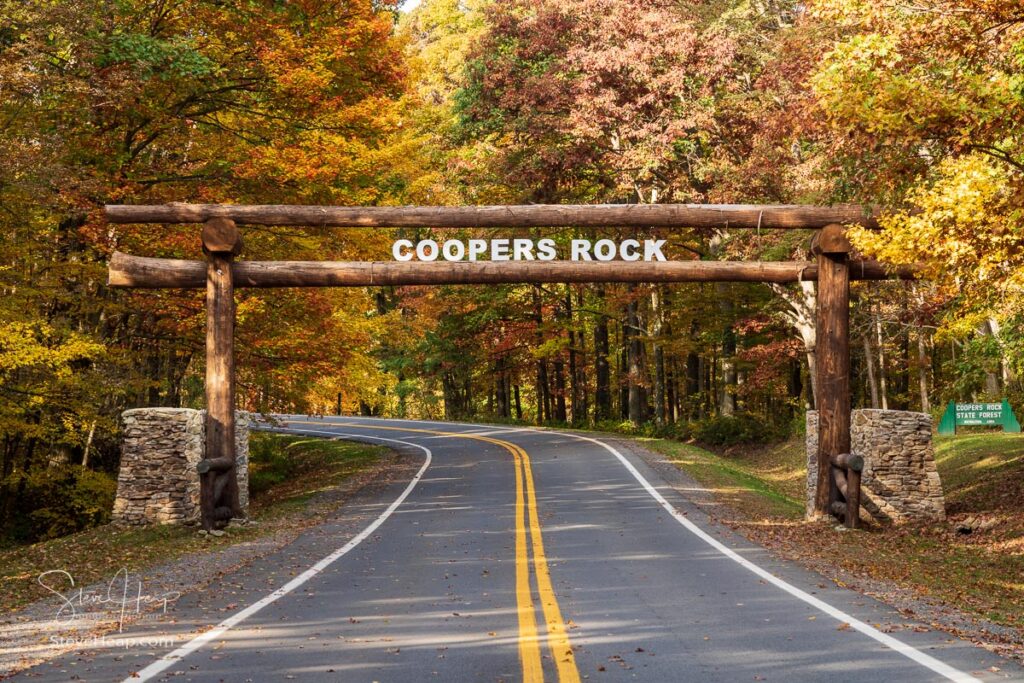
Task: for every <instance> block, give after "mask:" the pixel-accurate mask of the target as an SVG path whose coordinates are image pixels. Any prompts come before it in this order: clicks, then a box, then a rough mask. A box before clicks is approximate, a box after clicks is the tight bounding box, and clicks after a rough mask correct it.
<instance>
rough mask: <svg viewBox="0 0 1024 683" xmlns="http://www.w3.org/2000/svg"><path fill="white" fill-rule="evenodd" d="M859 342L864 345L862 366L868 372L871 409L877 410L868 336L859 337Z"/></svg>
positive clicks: (873, 367) (876, 391)
mask: <svg viewBox="0 0 1024 683" xmlns="http://www.w3.org/2000/svg"><path fill="white" fill-rule="evenodd" d="M861 342H862V343H863V345H864V366H865V367H866V368H867V371H868V387H869V389H870V390H871V407H872V408H875V409H877V408H878V407H879V404H878V378H877V377H876V376H875V360H874V358H873V357H872V356H873V355H874V353H873V351H872V349H871V340H870V339H869V338H868V335H866V334H865V335H863V336H862V337H861Z"/></svg>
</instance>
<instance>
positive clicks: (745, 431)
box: [693, 414, 780, 446]
mask: <svg viewBox="0 0 1024 683" xmlns="http://www.w3.org/2000/svg"><path fill="white" fill-rule="evenodd" d="M693 435H694V437H695V438H696V439H697V440H698V441H700V442H702V443H706V444H708V445H710V446H736V445H738V444H744V443H747V444H760V443H770V442H771V441H774V440H777V439H778V438H779V436H780V435H779V434H778V432H777V431H776V430H773V429H771V428H770V427H769V426H768V425H767V424H765V423H764V422H763V421H762V420H761V419H760V418H758V417H755V416H754V415H749V414H739V415H721V416H718V417H712V418H708V419H707V420H702V421H701V422H699V423H697V425H696V427H695V428H694V430H693Z"/></svg>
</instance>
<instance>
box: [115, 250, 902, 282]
mask: <svg viewBox="0 0 1024 683" xmlns="http://www.w3.org/2000/svg"><path fill="white" fill-rule="evenodd" d="M232 276H233V280H234V285H235V287H365V286H371V285H479V284H499V283H532V282H537V283H540V282H577V283H583V282H775V283H787V282H799V281H800V280H816V279H817V277H818V267H817V265H815V264H813V263H811V262H809V261H751V262H745V261H663V262H646V263H645V262H627V261H607V262H596V261H594V262H581V261H500V262H496V261H460V262H453V263H448V262H430V263H425V262H416V261H413V262H407V263H398V262H394V261H378V262H352V261H236V262H235V263H234V264H233V265H232ZM850 276H851V278H852V279H855V280H886V279H895V278H903V279H911V278H913V276H914V275H913V270H912V269H908V268H904V269H902V270H899V271H897V272H895V273H890V272H889V271H888V270H886V268H885V267H884V266H883V265H882V264H880V263H878V262H876V261H863V262H860V261H856V262H853V263H851V264H850ZM108 284H109V285H110V286H111V287H139V288H143V289H160V288H168V287H170V288H186V289H198V288H202V287H205V286H206V264H205V263H204V262H202V261H184V260H179V259H159V258H148V257H145V256H132V255H130V254H122V253H120V252H116V253H115V254H114V255H113V256H112V257H111V259H110V267H109V279H108Z"/></svg>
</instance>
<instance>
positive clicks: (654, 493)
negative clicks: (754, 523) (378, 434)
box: [345, 417, 980, 683]
mask: <svg viewBox="0 0 1024 683" xmlns="http://www.w3.org/2000/svg"><path fill="white" fill-rule="evenodd" d="M345 419H352V418H351V417H346V418H345ZM357 419H358V418H357ZM392 421H394V422H430V423H432V424H462V425H466V424H467V423H465V422H463V423H450V422H437V421H434V420H422V421H421V420H392ZM370 425H372V421H370V424H369V425H368V426H370ZM522 431H530V432H534V433H537V434H558V435H560V436H568V437H572V438H574V439H579V440H581V441H590V442H591V443H595V444H597V445H598V446H601V447H602V448H604V449H605V450H607V451H608V452H609V453H611V454H612V455H614V456H615V457H616V458H618V460H619V462H621V463H622V466H623V467H625V468H626V470H627V471H628V472H629V473H630V474H632V475H633V478H634V479H636V480H637V481H638V482H639V483H640V486H642V487H643V488H644V490H646V491H647V493H648V494H650V496H651V497H652V498H654V500H655V501H657V502H658V504H659V505H661V507H663V508H664V509H665V511H666V512H668V513H669V514H670V515H672V517H673V519H675V520H676V521H677V522H679V523H680V524H682V525H683V526H684V527H685V528H686V529H687V530H688V531H689V532H690V533H692V534H693V535H694V536H696V537H697V538H699V539H701V540H702V541H704V542H705V543H707V544H708V545H710V546H711V547H712V548H714V549H715V550H717V551H718V552H720V553H722V554H723V555H725V556H726V557H728V558H729V559H730V560H732V561H733V562H736V563H737V564H739V565H740V566H741V567H743V568H745V569H747V570H749V571H751V572H753V573H754V574H755V575H757V576H759V577H761V578H762V579H764V580H765V581H767V582H768V583H770V584H772V585H773V586H775V587H776V588H779V589H781V590H783V591H785V592H786V593H789V594H790V595H792V596H793V597H795V598H797V599H798V600H801V601H803V602H805V603H807V604H808V605H810V606H812V607H814V608H815V609H818V610H820V611H822V612H824V613H825V614H827V615H828V616H830V617H832V618H833V619H835V620H836V621H839V622H842V623H847V624H849V625H850V628H852V629H853V630H855V631H859V632H860V633H862V634H863V635H865V636H867V637H868V638H871V639H872V640H875V641H877V642H879V643H881V644H882V645H885V646H886V647H888V648H890V649H892V650H894V651H895V652H898V653H900V654H901V655H903V656H904V657H906V658H907V659H910V660H911V661H913V662H916V663H917V664H920V665H921V666H923V667H925V668H927V669H931V670H932V671H934V672H935V673H937V674H939V675H940V676H943V677H944V678H947V679H949V680H951V681H956V683H977V681H979V680H980V679H978V678H975V677H974V676H971V675H970V674H968V673H965V672H963V671H960V670H959V669H956V668H954V667H952V666H950V665H949V664H946V663H945V662H943V661H940V660H938V659H936V658H935V657H932V656H931V655H928V654H925V653H924V652H921V651H920V650H918V649H917V648H915V647H913V646H910V645H907V644H906V643H904V642H902V641H900V640H897V639H896V638H893V637H892V636H890V635H889V634H887V633H882V632H881V631H879V630H878V629H876V628H875V627H873V626H871V625H870V624H867V623H865V622H863V621H861V620H860V619H857V618H856V617H854V616H852V615H850V614H847V613H846V612H844V611H842V610H841V609H839V608H837V607H833V606H832V605H830V604H828V603H827V602H825V601H824V600H821V599H819V598H816V597H814V596H813V595H811V594H810V593H808V592H806V591H804V590H801V589H799V588H797V587H796V586H794V585H793V584H791V583H789V582H787V581H785V580H783V579H780V578H779V577H777V576H775V575H774V574H772V573H771V572H769V571H768V570H766V569H762V568H761V567H759V566H758V565H756V564H754V563H753V562H751V561H750V560H748V559H747V558H745V557H743V556H741V555H739V554H738V553H736V551H734V550H732V549H731V548H729V547H728V546H726V545H724V544H723V543H722V542H720V541H718V540H717V539H715V538H714V537H712V536H711V535H710V534H708V533H707V532H706V531H704V530H703V529H701V528H700V527H699V526H697V525H696V524H694V523H693V522H691V521H690V520H689V519H687V518H686V517H685V516H684V515H683V514H682V513H680V512H679V511H678V510H676V508H675V506H673V505H672V504H671V503H670V502H668V500H666V499H665V497H664V496H662V495H661V493H659V492H658V490H657V489H656V488H654V486H653V485H652V484H651V482H649V481H647V479H646V478H645V477H644V475H642V474H640V471H639V470H637V469H636V467H634V466H633V463H631V462H630V461H629V460H628V459H627V458H626V456H624V455H623V454H622V453H620V452H619V451H618V449H616V448H615V447H613V446H611V445H609V444H606V443H605V442H603V441H600V440H598V439H595V438H592V437H589V436H583V435H581V434H572V433H571V432H559V431H554V430H549V429H534V428H531V427H523V428H522Z"/></svg>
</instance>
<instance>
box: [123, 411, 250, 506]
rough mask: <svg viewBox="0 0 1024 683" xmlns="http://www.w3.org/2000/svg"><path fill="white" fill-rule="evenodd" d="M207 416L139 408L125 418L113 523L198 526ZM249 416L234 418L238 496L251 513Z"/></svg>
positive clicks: (238, 414) (242, 415) (199, 413)
mask: <svg viewBox="0 0 1024 683" xmlns="http://www.w3.org/2000/svg"><path fill="white" fill-rule="evenodd" d="M205 418H206V414H205V411H202V410H192V409H190V408H137V409H135V410H126V411H125V412H124V413H122V414H121V419H122V421H123V425H124V431H123V439H122V446H121V469H120V472H119V473H118V477H117V497H116V498H115V500H114V511H113V521H114V522H117V523H120V524H131V525H144V524H194V523H196V522H198V521H199V475H198V473H196V463H198V462H199V461H200V460H202V459H203V455H204V454H203V450H204V447H205V446H204V444H205V441H206V433H205V426H204V425H205ZM249 418H250V416H249V414H248V413H244V412H239V413H237V414H236V417H235V419H236V425H237V428H236V431H235V448H236V453H237V455H236V457H237V471H238V493H239V500H240V502H241V504H242V509H243V510H245V511H248V509H249Z"/></svg>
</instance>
